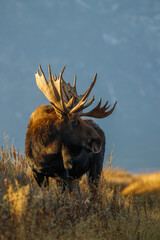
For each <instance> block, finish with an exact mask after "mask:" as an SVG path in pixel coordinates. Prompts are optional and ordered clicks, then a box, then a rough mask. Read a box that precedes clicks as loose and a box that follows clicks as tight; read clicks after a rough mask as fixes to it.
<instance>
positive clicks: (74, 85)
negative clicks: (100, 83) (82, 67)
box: [73, 74, 77, 90]
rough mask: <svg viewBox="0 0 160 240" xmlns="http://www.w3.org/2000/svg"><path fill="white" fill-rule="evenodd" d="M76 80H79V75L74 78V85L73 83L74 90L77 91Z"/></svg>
mask: <svg viewBox="0 0 160 240" xmlns="http://www.w3.org/2000/svg"><path fill="white" fill-rule="evenodd" d="M76 80H77V75H76V74H75V76H74V83H73V88H74V89H75V90H76Z"/></svg>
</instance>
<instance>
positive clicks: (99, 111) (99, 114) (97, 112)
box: [80, 98, 117, 118]
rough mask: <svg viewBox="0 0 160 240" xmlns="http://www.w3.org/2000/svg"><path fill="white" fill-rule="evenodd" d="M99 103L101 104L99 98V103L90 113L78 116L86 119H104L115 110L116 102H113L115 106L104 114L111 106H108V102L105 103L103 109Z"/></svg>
mask: <svg viewBox="0 0 160 240" xmlns="http://www.w3.org/2000/svg"><path fill="white" fill-rule="evenodd" d="M101 102H102V99H101V98H100V100H99V103H98V104H97V106H96V107H95V108H93V109H92V110H91V111H90V112H88V113H83V112H82V113H81V114H80V116H88V117H94V118H105V117H108V116H109V115H110V114H111V113H112V112H113V110H114V109H115V107H116V104H117V101H116V102H115V104H114V105H113V107H112V108H111V109H110V110H109V111H107V112H106V110H107V109H108V108H109V107H110V106H111V105H109V106H108V107H107V105H108V101H107V102H106V103H105V105H104V106H103V107H101Z"/></svg>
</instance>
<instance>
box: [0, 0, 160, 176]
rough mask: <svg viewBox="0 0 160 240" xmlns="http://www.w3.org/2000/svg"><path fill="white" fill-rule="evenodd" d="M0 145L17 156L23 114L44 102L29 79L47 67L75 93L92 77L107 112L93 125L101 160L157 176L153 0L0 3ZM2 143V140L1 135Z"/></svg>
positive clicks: (157, 4)
mask: <svg viewBox="0 0 160 240" xmlns="http://www.w3.org/2000/svg"><path fill="white" fill-rule="evenodd" d="M0 3H1V7H0V145H4V136H8V137H7V138H9V141H8V143H9V145H11V144H12V143H13V144H14V145H15V147H16V148H17V149H20V151H21V152H22V153H24V143H25V132H26V128H27V124H28V121H29V117H30V114H31V113H32V112H33V111H34V110H35V109H36V107H37V106H39V105H41V104H48V101H47V99H46V98H45V96H44V95H43V94H42V93H41V92H40V91H39V89H38V88H37V86H36V82H35V76H34V74H35V73H36V72H37V69H38V66H39V64H41V66H42V68H43V70H44V72H45V74H46V76H48V67H47V66H48V64H50V65H51V69H52V73H56V74H57V75H58V74H59V72H60V71H61V70H62V68H63V66H64V65H66V66H67V67H66V70H65V72H64V75H63V76H64V79H65V81H66V82H70V83H73V80H74V74H77V89H78V93H80V94H81V93H83V92H84V91H85V90H86V89H87V88H88V87H89V85H90V83H91V81H92V79H93V77H94V75H95V73H96V72H97V73H98V78H97V82H96V86H95V87H94V90H93V94H95V98H96V100H95V102H94V104H93V105H95V104H97V103H98V101H99V98H100V97H102V100H103V103H105V102H106V100H109V103H110V104H111V105H113V104H114V102H115V101H116V100H117V101H118V104H117V106H116V109H115V111H114V112H113V114H112V115H110V116H109V117H108V118H106V119H101V120H97V119H95V121H96V122H97V123H98V124H99V125H100V126H101V127H102V128H103V130H104V132H105V134H106V141H107V145H106V156H105V159H106V160H107V159H108V158H109V155H110V154H111V152H112V155H113V162H112V164H113V165H114V166H120V167H122V168H125V169H126V170H128V171H131V172H145V171H148V172H151V171H158V170H160V107H159V104H160V1H159V0H154V1H153V0H141V1H139V0H134V1H130V0H121V1H119V0H99V1H97V0H61V1H58V0H34V1H32V0H28V1H25V0H14V1H12V0H7V1H6V0H1V1H0ZM5 138H6V137H5Z"/></svg>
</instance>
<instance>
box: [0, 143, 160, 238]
mask: <svg viewBox="0 0 160 240" xmlns="http://www.w3.org/2000/svg"><path fill="white" fill-rule="evenodd" d="M80 188H81V194H77V193H71V194H69V193H67V192H66V193H64V194H61V190H60V189H59V188H58V187H57V186H56V184H55V182H54V180H52V179H50V187H49V189H48V188H47V189H45V188H41V189H40V188H39V187H38V186H37V184H36V182H35V181H34V179H33V177H32V172H31V170H30V168H29V166H28V164H27V162H26V160H25V158H24V157H23V156H22V155H21V154H20V153H19V152H18V151H16V150H15V148H14V146H12V147H11V148H9V147H8V146H6V148H3V147H1V155H0V239H2V240H6V239H11V240H14V239H15V240H21V239H23V240H25V239H29V240H32V239H34V240H35V239H38V240H39V239H42V240H43V239H45V240H50V239H65V240H68V239H77V240H81V239H86V240H87V239H98V240H99V239H108V240H110V239H111V240H113V239H115V240H117V239H120V240H121V239H123V240H124V239H127V240H128V239H129V240H130V239H135V240H138V239H145V240H147V239H148V240H150V239H152V240H154V239H155V240H157V239H160V207H159V206H160V173H155V174H152V175H151V174H150V175H131V174H129V173H127V172H125V171H122V170H120V169H118V170H115V169H114V170H112V169H111V167H107V168H106V169H105V170H104V172H103V176H102V178H101V182H100V186H99V191H98V193H97V195H96V196H95V197H93V196H91V195H90V193H89V190H88V185H87V181H86V178H85V177H83V178H82V179H81V181H80Z"/></svg>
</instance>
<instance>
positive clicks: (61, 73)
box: [60, 65, 66, 78]
mask: <svg viewBox="0 0 160 240" xmlns="http://www.w3.org/2000/svg"><path fill="white" fill-rule="evenodd" d="M65 68H66V65H64V67H63V69H62V71H61V72H60V78H62V75H63V73H64V70H65Z"/></svg>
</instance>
